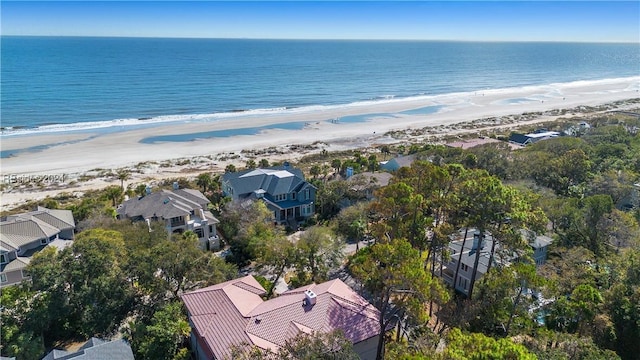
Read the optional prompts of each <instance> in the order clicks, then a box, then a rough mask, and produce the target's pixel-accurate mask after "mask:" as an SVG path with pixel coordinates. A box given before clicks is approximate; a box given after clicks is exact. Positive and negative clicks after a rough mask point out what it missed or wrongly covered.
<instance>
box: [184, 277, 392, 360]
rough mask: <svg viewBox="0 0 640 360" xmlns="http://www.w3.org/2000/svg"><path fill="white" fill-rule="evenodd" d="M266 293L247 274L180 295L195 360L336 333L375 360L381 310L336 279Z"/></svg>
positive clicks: (275, 348) (225, 356) (364, 358)
mask: <svg viewBox="0 0 640 360" xmlns="http://www.w3.org/2000/svg"><path fill="white" fill-rule="evenodd" d="M265 294H266V291H265V289H264V288H263V287H262V286H261V285H260V283H258V281H256V279H255V278H254V277H253V276H251V275H248V276H245V277H243V278H239V279H235V280H231V281H227V282H224V283H221V284H217V285H213V286H209V287H206V288H203V289H199V290H195V291H191V292H188V293H185V294H183V295H182V296H181V298H182V301H183V302H184V304H185V307H186V309H187V314H188V318H189V325H190V326H191V349H192V350H193V352H194V355H195V358H196V359H197V360H202V359H207V360H210V359H230V358H231V356H232V349H233V348H234V347H246V346H256V347H258V348H261V349H269V350H273V351H278V349H279V348H280V347H282V346H283V345H284V344H285V342H286V341H287V340H289V339H292V338H294V337H296V336H297V335H304V334H312V333H314V332H331V331H334V330H337V329H340V330H342V331H343V332H344V334H345V336H346V337H347V339H349V340H350V341H351V342H352V343H353V349H354V350H355V352H356V353H357V354H358V355H359V356H360V358H361V359H363V360H369V359H375V357H376V346H377V344H378V339H379V334H380V325H379V320H380V312H379V311H378V309H376V308H375V307H374V306H373V305H371V304H369V302H368V301H367V300H365V299H364V298H362V297H361V296H360V295H358V294H357V293H356V292H354V291H353V290H352V289H351V288H350V287H349V286H348V285H346V284H345V283H344V282H342V281H341V280H340V279H336V280H331V281H327V282H324V283H322V284H317V285H316V284H311V285H307V286H303V287H301V288H298V289H293V290H289V291H286V292H284V293H282V294H280V296H278V297H277V298H273V299H270V300H267V301H264V300H262V296H264V295H265Z"/></svg>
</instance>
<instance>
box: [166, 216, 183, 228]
mask: <svg viewBox="0 0 640 360" xmlns="http://www.w3.org/2000/svg"><path fill="white" fill-rule="evenodd" d="M170 223H171V227H172V228H174V227H178V226H184V225H185V221H184V217H182V216H181V217H175V218H171V222H170Z"/></svg>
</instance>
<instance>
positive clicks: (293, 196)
mask: <svg viewBox="0 0 640 360" xmlns="http://www.w3.org/2000/svg"><path fill="white" fill-rule="evenodd" d="M295 199H296V193H295V192H292V193H291V200H295Z"/></svg>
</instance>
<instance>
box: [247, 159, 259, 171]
mask: <svg viewBox="0 0 640 360" xmlns="http://www.w3.org/2000/svg"><path fill="white" fill-rule="evenodd" d="M256 166H257V164H256V161H255V160H253V159H249V160H247V163H246V165H245V167H246V168H247V169H255V168H256Z"/></svg>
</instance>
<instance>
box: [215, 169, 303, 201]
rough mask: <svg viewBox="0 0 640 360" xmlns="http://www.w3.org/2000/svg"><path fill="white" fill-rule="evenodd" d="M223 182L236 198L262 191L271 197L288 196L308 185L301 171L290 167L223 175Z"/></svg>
mask: <svg viewBox="0 0 640 360" xmlns="http://www.w3.org/2000/svg"><path fill="white" fill-rule="evenodd" d="M222 180H223V181H225V182H228V183H229V184H230V185H231V187H232V188H233V197H234V198H241V197H246V196H249V195H251V194H253V193H254V192H255V191H256V190H260V189H262V190H264V191H265V192H266V193H267V194H269V195H271V196H274V195H280V194H288V193H290V192H292V191H295V190H298V189H299V188H300V187H302V185H303V184H305V183H306V181H305V179H304V175H303V174H302V171H301V170H300V169H296V168H289V167H286V168H285V167H274V168H268V169H252V170H245V171H240V172H235V173H225V174H223V175H222Z"/></svg>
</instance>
